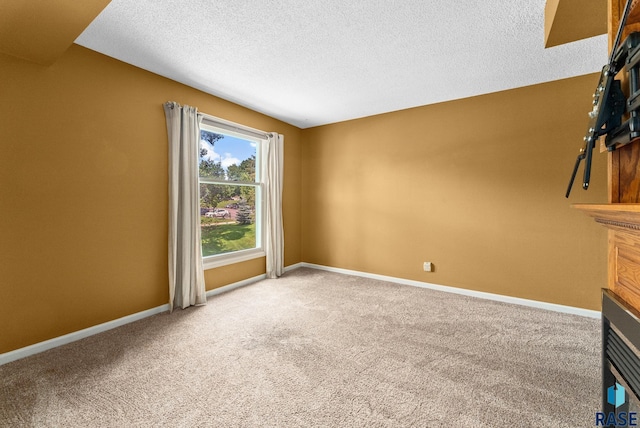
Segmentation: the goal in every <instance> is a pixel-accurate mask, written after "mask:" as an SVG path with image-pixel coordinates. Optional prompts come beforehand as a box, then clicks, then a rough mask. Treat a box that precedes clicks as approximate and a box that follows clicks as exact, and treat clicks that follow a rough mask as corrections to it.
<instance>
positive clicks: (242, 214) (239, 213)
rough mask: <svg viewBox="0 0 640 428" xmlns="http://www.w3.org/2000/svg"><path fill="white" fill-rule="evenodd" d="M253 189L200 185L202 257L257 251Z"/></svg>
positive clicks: (254, 189)
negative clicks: (241, 251) (255, 249)
mask: <svg viewBox="0 0 640 428" xmlns="http://www.w3.org/2000/svg"><path fill="white" fill-rule="evenodd" d="M257 189H258V188H257V187H256V186H238V185H233V184H200V227H201V235H202V256H203V257H207V256H212V255H216V254H224V253H229V252H232V251H240V250H249V249H252V248H256V242H257V241H256V190H257Z"/></svg>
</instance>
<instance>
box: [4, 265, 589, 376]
mask: <svg viewBox="0 0 640 428" xmlns="http://www.w3.org/2000/svg"><path fill="white" fill-rule="evenodd" d="M301 267H307V268H312V269H318V270H325V271H329V272H335V273H341V274H345V275H352V276H359V277H363V278H370V279H377V280H380V281H387V282H394V283H397V284H404V285H411V286H414V287H422V288H429V289H432V290H438V291H445V292H448V293H455V294H462V295H465V296H472V297H479V298H481V299H488V300H497V301H499V302H506V303H514V304H517V305H523V306H530V307H534V308H541V309H547V310H550V311H555V312H563V313H567V314H573V315H580V316H584V317H589V318H600V315H601V314H600V312H599V311H593V310H589V309H582V308H575V307H573V306H564V305H557V304H555V303H546V302H539V301H536V300H528V299H521V298H518V297H510V296H503V295H500V294H492V293H485V292H482V291H473V290H466V289H464V288H456V287H449V286H446V285H437V284H430V283H427V282H421V281H414V280H410V279H403V278H396V277H392V276H386V275H378V274H373V273H367V272H360V271H355V270H349V269H341V268H334V267H330V266H323V265H317V264H313V263H305V262H301V263H296V264H294V265H291V266H287V267H285V269H284V270H285V272H289V271H292V270H295V269H298V268H301ZM265 278H266V275H264V274H263V275H258V276H254V277H252V278H248V279H245V280H242V281H238V282H235V283H233V284H229V285H225V286H223V287H218V288H214V289H213V290H209V291H207V297H212V296H215V295H218V294H221V293H225V292H227V291H231V290H234V289H236V288H240V287H244V286H245V285H249V284H253V283H255V282H257V281H260V280H263V279H265ZM168 310H169V305H168V304H167V305H162V306H158V307H156V308H152V309H148V310H146V311H142V312H138V313H135V314H131V315H127V316H125V317H122V318H118V319H116V320H113V321H108V322H106V323H103V324H98V325H96V326H93V327H89V328H85V329H83V330H78V331H75V332H73V333H69V334H65V335H64V336H59V337H54V338H53V339H49V340H45V341H44V342H39V343H35V344H33V345H30V346H26V347H24V348H20V349H16V350H14V351H10V352H5V353H4V354H0V365H3V364H6V363H10V362H11V361H15V360H19V359H21V358H25V357H28V356H30V355H35V354H38V353H40V352H44V351H47V350H49V349H53V348H56V347H58V346H62V345H66V344H68V343H71V342H75V341H77V340H80V339H84V338H85V337H89V336H93V335H94V334H98V333H102V332H104V331H107V330H111V329H113V328H116V327H120V326H123V325H125V324H129V323H132V322H134V321H138V320H141V319H144V318H147V317H150V316H152V315H156V314H160V313H162V312H166V311H168Z"/></svg>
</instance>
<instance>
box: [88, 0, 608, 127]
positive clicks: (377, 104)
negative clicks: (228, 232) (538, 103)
mask: <svg viewBox="0 0 640 428" xmlns="http://www.w3.org/2000/svg"><path fill="white" fill-rule="evenodd" d="M544 15H545V0H511V1H499V0H459V1H450V0H403V1H392V0H356V1H344V0H323V1H304V2H303V1H299V0H277V1H268V2H267V1H259V0H243V1H238V0H215V1H212V0H194V1H190V2H181V1H175V0H112V1H111V2H110V4H109V5H108V6H107V7H106V8H105V9H104V10H103V11H102V13H101V14H100V15H98V17H97V18H96V19H95V20H94V21H93V22H92V23H91V24H90V25H89V26H88V27H87V28H86V30H85V31H84V32H83V33H82V34H81V35H80V36H79V37H78V38H77V40H76V43H78V44H80V45H82V46H85V47H87V48H89V49H93V50H95V51H98V52H101V53H103V54H106V55H108V56H111V57H114V58H117V59H119V60H122V61H124V62H127V63H130V64H133V65H135V66H138V67H140V68H143V69H146V70H149V71H151V72H154V73H157V74H159V75H162V76H165V77H168V78H170V79H173V80H176V81H178V82H181V83H184V84H186V85H189V86H192V87H195V88H198V89H200V90H202V91H205V92H208V93H210V94H213V95H216V96H219V97H221V98H224V99H227V100H230V101H233V102H235V103H238V104H240V105H243V106H246V107H249V108H251V109H254V110H257V111H259V112H262V113H265V114H267V115H269V116H272V117H275V118H278V119H281V120H282V121H284V122H288V123H290V124H293V125H296V126H298V127H300V128H308V127H312V126H317V125H323V124H328V123H334V122H340V121H344V120H349V119H354V118H358V117H364V116H370V115H374V114H379V113H385V112H389V111H395V110H401V109H406V108H410V107H415V106H421V105H426V104H433V103H438V102H442V101H448V100H453V99H459V98H465V97H470V96H475V95H480V94H486V93H491V92H496V91H501V90H506V89H512V88H516V87H521V86H528V85H533V84H537V83H542V82H547V81H552V80H558V79H563V78H567V77H573V76H578V75H583V74H587V73H592V72H597V71H599V70H600V69H601V68H602V66H603V65H604V64H605V63H606V61H607V39H606V36H605V35H602V36H596V37H591V38H587V39H584V40H580V41H577V42H573V43H569V44H564V45H560V46H555V47H551V48H548V49H545V48H544V39H545V35H544ZM176 101H180V100H176ZM210 113H212V114H215V112H210Z"/></svg>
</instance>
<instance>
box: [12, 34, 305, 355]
mask: <svg viewBox="0 0 640 428" xmlns="http://www.w3.org/2000/svg"><path fill="white" fill-rule="evenodd" d="M0 76H2V79H1V80H0V99H1V100H2V103H1V104H0V219H1V221H0V295H1V296H2V299H1V301H2V310H0V353H3V352H7V351H10V350H13V349H17V348H20V347H24V346H27V345H31V344H33V343H37V342H40V341H43V340H46V339H50V338H53V337H56V336H60V335H63V334H66V333H70V332H73V331H76V330H79V329H83V328H86V327H90V326H93V325H96V324H99V323H103V322H106V321H110V320H113V319H117V318H119V317H122V316H126V315H129V314H132V313H136V312H139V311H143V310H146V309H150V308H153V307H157V306H159V305H162V304H165V303H167V301H168V291H167V282H168V274H167V136H166V124H165V118H164V112H163V109H162V104H163V103H164V102H165V101H168V100H173V101H177V102H179V103H182V104H189V105H194V106H197V107H198V108H199V109H200V110H201V111H204V112H206V113H208V114H211V115H215V116H219V117H222V118H225V119H228V120H232V121H236V122H240V123H243V124H246V125H248V126H251V127H254V128H258V129H263V130H266V131H276V132H279V133H282V134H284V135H285V177H284V183H285V185H284V196H283V198H284V221H285V245H286V254H285V264H286V265H290V264H294V263H298V262H300V261H301V246H300V241H301V237H300V227H301V219H300V190H301V189H300V174H301V171H300V164H301V162H300V156H301V131H300V130H299V129H298V128H295V127H293V126H290V125H287V124H284V123H282V122H280V121H277V120H275V119H272V118H269V117H267V116H264V115H261V114H259V113H256V112H253V111H250V110H248V109H245V108H242V107H239V106H237V105H234V104H232V103H229V102H226V101H223V100H220V99H218V98H215V97H213V96H210V95H207V94H204V93H202V92H200V91H197V90H195V89H192V88H189V87H186V86H184V85H181V84H178V83H176V82H173V81H170V80H168V79H165V78H162V77H160V76H158V75H155V74H152V73H149V72H146V71H143V70H141V69H138V68H135V67H132V66H129V65H127V64H124V63H122V62H119V61H116V60H113V59H111V58H108V57H106V56H103V55H101V54H98V53H95V52H92V51H90V50H87V49H84V48H82V47H80V46H77V45H73V46H72V47H71V48H70V49H69V51H67V52H66V53H65V54H64V55H62V56H61V57H60V58H59V59H58V60H57V61H56V62H55V63H54V64H53V65H51V66H48V67H45V66H41V65H37V64H34V63H30V62H26V61H23V60H20V59H17V58H14V57H9V56H4V55H0ZM264 271H265V270H264V259H259V260H256V261H250V262H246V263H241V264H238V265H235V266H230V267H225V268H220V269H215V270H210V271H207V273H206V280H207V288H208V289H211V288H215V287H218V286H221V285H225V284H229V283H233V282H235V281H238V280H241V279H245V278H250V277H253V276H255V275H259V274H262V273H264Z"/></svg>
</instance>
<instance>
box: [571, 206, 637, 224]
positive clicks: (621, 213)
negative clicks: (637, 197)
mask: <svg viewBox="0 0 640 428" xmlns="http://www.w3.org/2000/svg"><path fill="white" fill-rule="evenodd" d="M571 207H572V208H575V209H578V210H580V211H583V212H584V213H585V214H587V215H589V216H591V217H593V218H594V219H595V220H596V221H597V222H598V223H601V224H604V225H607V226H610V227H620V228H624V229H630V230H640V204H573V205H571Z"/></svg>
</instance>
